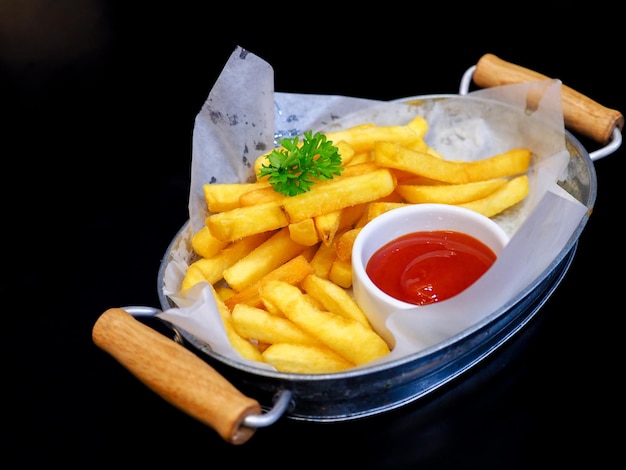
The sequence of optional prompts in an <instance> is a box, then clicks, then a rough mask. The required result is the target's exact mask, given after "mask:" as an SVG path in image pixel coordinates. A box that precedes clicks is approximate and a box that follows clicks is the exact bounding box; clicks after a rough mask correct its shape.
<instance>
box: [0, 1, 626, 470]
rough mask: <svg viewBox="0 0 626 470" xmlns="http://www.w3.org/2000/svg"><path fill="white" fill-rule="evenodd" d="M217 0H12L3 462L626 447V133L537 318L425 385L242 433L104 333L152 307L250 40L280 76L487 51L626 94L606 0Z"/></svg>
mask: <svg viewBox="0 0 626 470" xmlns="http://www.w3.org/2000/svg"><path fill="white" fill-rule="evenodd" d="M199 3H201V2H199ZM204 3H207V6H204V7H202V8H201V7H199V6H197V5H196V4H194V6H193V7H192V6H191V2H176V3H175V2H164V1H150V2H148V1H133V2H126V1H108V2H104V1H99V0H84V1H59V2H51V1H43V0H39V1H35V0H26V1H19V2H18V1H14V2H12V1H5V0H0V93H1V95H0V98H1V107H0V113H1V116H2V123H3V124H2V133H1V134H2V135H1V138H0V141H1V144H0V145H1V146H2V147H1V152H2V156H3V161H4V170H3V175H4V184H3V185H2V186H1V187H2V194H1V199H0V200H1V201H2V217H3V219H4V223H3V239H4V243H3V245H4V253H5V263H4V269H3V274H2V276H3V278H2V279H3V282H2V286H1V289H2V291H1V292H2V297H3V299H4V300H5V305H4V309H3V315H4V322H3V325H4V328H3V333H4V334H3V340H2V346H3V369H4V374H3V376H4V379H3V384H4V388H5V392H3V395H4V397H5V400H4V403H3V419H2V424H3V428H4V429H3V435H2V444H1V445H2V447H5V450H6V451H3V456H5V458H6V459H7V460H6V461H7V462H12V463H11V464H10V466H11V467H13V468H26V467H29V468H34V467H35V466H36V465H49V464H58V465H63V466H64V467H66V468H133V467H137V466H139V465H141V466H142V467H147V466H148V465H154V464H168V465H176V466H177V467H180V468H189V467H190V466H191V465H201V466H203V467H213V466H217V465H222V466H224V468H232V467H233V465H235V464H237V465H238V466H240V465H245V464H251V465H264V466H268V467H269V466H274V467H280V468H284V467H292V466H299V465H303V464H309V465H313V466H320V465H336V466H341V465H353V466H354V467H357V466H359V467H361V468H382V467H385V468H394V467H395V468H421V469H430V468H437V469H447V468H464V469H500V468H507V469H516V468H530V467H534V466H536V465H539V464H544V465H556V464H559V465H569V464H572V463H577V462H578V463H580V462H583V461H588V462H593V463H594V467H597V468H603V467H606V466H608V465H606V462H609V461H612V460H613V459H615V458H619V457H620V455H621V454H620V453H619V451H620V450H621V449H620V448H619V445H620V444H619V442H618V438H617V437H618V436H617V434H615V433H614V431H613V430H612V428H613V426H612V425H611V426H607V424H611V423H613V424H615V425H617V428H618V429H619V427H620V426H621V422H620V420H619V418H618V416H619V414H621V411H622V408H623V406H622V400H621V397H620V395H621V394H620V393H619V388H618V385H617V381H618V380H619V375H620V373H619V371H621V368H622V367H621V358H622V357H623V348H622V345H621V342H622V338H623V333H622V330H621V324H622V323H623V322H622V319H621V317H622V315H623V307H621V306H620V305H621V304H620V301H619V298H616V294H618V293H619V292H620V291H621V290H623V285H622V284H623V266H624V255H623V250H622V244H623V242H622V238H623V236H622V233H623V231H622V229H620V228H619V226H618V225H619V224H620V223H621V222H620V221H621V220H622V218H623V217H622V214H623V212H624V209H623V208H624V198H623V185H624V183H623V181H624V173H623V169H624V162H623V160H624V158H626V155H625V154H624V150H623V149H619V150H618V151H617V152H615V153H614V154H612V155H610V156H608V157H605V158H603V159H600V160H597V161H596V162H595V164H594V166H595V169H596V171H597V186H598V196H597V200H596V205H595V208H594V212H593V214H592V217H591V219H590V221H589V223H588V225H587V227H586V228H585V230H584V232H583V234H582V236H581V237H580V241H579V245H578V250H577V253H576V256H575V259H574V263H573V265H572V266H571V268H570V269H569V271H568V273H567V275H566V277H565V279H564V281H563V282H562V284H561V285H560V286H559V288H558V289H557V291H556V292H555V293H554V294H553V295H552V296H551V297H550V298H549V299H548V301H547V303H546V304H545V305H544V307H543V308H542V310H541V311H540V314H539V315H538V316H537V319H536V321H535V322H533V324H532V325H531V328H530V329H529V330H528V331H527V332H526V333H525V334H524V335H522V336H521V337H520V341H517V342H516V343H515V344H514V349H512V350H511V351H508V352H507V351H505V352H503V354H499V355H497V356H496V357H495V358H494V359H493V360H491V361H488V363H487V364H486V365H485V367H483V368H480V369H479V370H478V371H476V373H475V374H474V375H473V376H472V378H471V379H468V380H464V381H462V382H461V383H459V384H458V385H455V386H452V387H449V388H446V390H444V391H442V392H441V393H438V394H436V395H435V396H434V397H432V398H431V399H429V400H426V401H425V402H424V403H420V404H414V405H408V406H406V407H403V408H401V409H400V410H397V411H394V412H390V413H388V414H385V415H381V416H378V417H372V418H367V419H364V420H358V421H349V422H342V423H331V424H319V423H307V422H295V421H291V420H287V419H284V420H280V421H279V422H277V423H276V424H274V425H272V426H270V427H268V428H263V429H260V430H258V431H257V432H256V434H255V435H254V436H253V437H252V439H251V440H250V441H249V442H247V443H246V444H244V445H243V446H232V445H230V444H226V443H224V442H222V441H221V439H220V438H219V437H218V436H217V434H216V433H215V432H214V431H213V430H211V429H209V428H207V427H205V426H204V425H201V424H199V423H198V422H196V421H194V420H193V419H191V418H190V417H188V416H186V415H184V414H183V413H181V412H179V411H178V410H176V409H174V408H173V407H171V406H170V405H169V404H167V403H165V402H164V401H163V400H162V399H160V398H159V397H157V396H156V395H155V394H153V393H152V392H151V391H149V390H148V389H147V388H146V387H145V386H144V385H143V384H142V383H140V382H139V381H138V380H136V379H135V378H134V377H133V376H132V375H131V374H130V373H129V372H127V371H126V369H124V368H123V367H122V366H120V365H119V364H118V363H117V362H116V361H115V360H114V359H112V358H111V357H110V356H109V355H107V354H106V353H104V352H103V351H101V350H100V349H98V348H97V347H96V346H95V345H94V344H93V343H92V341H91V328H92V326H93V324H94V323H95V321H96V319H97V318H98V316H99V315H100V314H101V313H102V312H104V311H105V310H106V309H107V308H109V307H117V306H124V305H149V306H158V298H157V285H156V276H157V270H158V267H159V263H160V260H161V257H162V256H163V254H164V252H165V250H166V248H167V246H168V244H169V242H170V240H171V239H172V238H173V236H174V235H175V233H176V232H177V230H178V229H179V228H180V226H181V225H182V224H183V223H184V222H185V221H186V219H187V197H188V187H189V170H190V156H191V137H192V136H191V132H192V128H193V120H194V117H195V115H196V113H197V112H198V111H199V110H200V108H201V106H202V104H203V102H204V99H205V98H206V97H207V95H208V93H209V92H210V90H211V87H212V85H213V83H214V82H215V80H216V79H217V77H218V75H219V73H220V71H221V69H222V67H223V66H224V64H225V62H226V61H227V59H228V57H229V56H230V53H231V52H232V50H233V49H234V48H235V47H236V46H237V45H240V46H242V47H244V48H246V49H248V50H249V51H251V52H253V53H255V54H256V55H258V56H260V57H261V58H263V59H265V60H267V61H268V62H269V63H270V64H271V65H272V66H273V67H274V73H275V89H276V90H277V91H284V92H297V93H320V94H338V95H349V96H358V97H364V98H373V99H381V100H388V99H394V98H399V97H404V96H413V95H418V94H431V93H456V92H458V87H459V83H460V79H461V76H462V74H463V73H464V72H465V70H466V69H467V68H468V67H469V66H471V65H474V64H475V63H476V61H477V60H478V59H479V58H480V57H481V56H482V55H483V54H484V53H487V52H491V53H494V54H496V55H498V56H500V57H501V58H503V59H505V60H508V61H511V62H514V63H517V64H520V65H523V66H525V67H528V68H531V69H533V70H537V71H539V72H541V73H544V74H546V75H548V76H552V77H555V78H560V79H561V80H563V82H564V83H565V84H567V85H569V86H570V87H573V88H575V89H577V90H578V91H580V92H582V93H584V94H586V95H588V96H589V97H591V98H592V99H594V100H596V101H598V102H600V103H602V104H603V105H605V106H607V107H610V108H614V109H618V110H620V111H622V112H623V111H624V109H626V96H625V93H624V80H623V74H622V72H621V70H622V69H623V50H622V49H623V35H622V34H621V33H620V31H621V26H622V25H621V23H620V20H619V19H618V18H617V15H615V12H612V11H610V10H607V9H605V8H604V7H602V8H600V7H598V6H596V5H595V4H591V5H587V6H586V7H585V10H584V11H583V10H578V11H566V10H563V9H562V7H561V3H560V2H559V3H555V7H554V9H553V10H552V8H551V7H549V4H550V2H543V3H542V6H541V7H535V6H531V5H528V4H512V5H510V7H507V10H506V12H504V11H503V10H499V9H496V10H491V9H487V8H486V7H485V6H482V5H480V6H479V5H471V4H467V5H461V6H460V7H452V6H451V5H449V4H448V3H445V4H441V6H439V7H436V6H423V5H421V4H417V5H415V6H414V7H412V8H411V9H407V7H406V6H402V7H401V6H399V5H393V4H390V3H386V4H383V3H378V4H374V5H365V4H359V5H358V6H353V7H350V8H348V9H347V11H344V13H343V14H342V15H340V14H339V11H335V10H334V9H333V7H332V6H331V7H328V6H321V5H317V4H311V5H307V6H305V7H304V8H296V7H294V6H293V5H290V4H287V5H284V6H279V5H273V6H271V5H263V6H261V5H258V6H255V7H245V6H243V4H241V5H239V4H232V5H222V6H221V7H220V8H217V7H216V6H213V7H210V6H208V2H204ZM337 7H338V5H337ZM546 11H555V12H557V13H554V14H547V13H546ZM581 140H582V142H583V144H584V145H585V147H586V148H587V149H588V150H595V149H596V148H597V147H598V144H596V143H594V142H589V141H586V140H584V139H581ZM615 304H616V305H615ZM610 305H612V306H610ZM7 371H8V374H7V373H6V372H7ZM7 386H8V395H7V392H6V388H7Z"/></svg>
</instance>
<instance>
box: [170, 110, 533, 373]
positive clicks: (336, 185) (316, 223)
mask: <svg viewBox="0 0 626 470" xmlns="http://www.w3.org/2000/svg"><path fill="white" fill-rule="evenodd" d="M427 130H428V123H427V122H426V120H425V119H424V118H422V117H416V118H414V119H412V120H411V121H410V122H409V123H407V124H406V125H404V126H377V125H374V124H372V123H366V124H363V125H359V126H354V127H352V128H349V129H346V130H342V131H337V132H330V133H328V134H326V137H327V139H328V140H329V141H333V142H334V143H335V145H336V146H337V148H338V149H339V153H340V155H341V156H342V166H343V171H342V172H341V174H340V175H338V176H335V177H334V178H333V179H329V180H324V181H318V182H316V183H315V184H314V185H312V186H311V188H310V189H309V190H308V191H306V192H303V193H300V194H296V195H294V196H286V195H284V194H281V193H279V192H277V191H276V190H274V188H273V187H272V186H271V185H270V183H269V182H268V181H267V177H265V178H259V177H258V176H257V181H256V182H252V183H250V182H247V183H241V184H239V183H237V184H206V185H204V187H203V189H204V195H205V199H206V203H207V208H208V210H209V215H208V217H207V218H206V226H204V227H202V229H200V230H199V231H198V232H197V233H195V234H194V235H193V238H192V243H191V245H192V250H193V253H194V254H195V255H196V257H197V260H196V261H194V262H192V263H191V264H190V265H189V267H188V268H187V272H186V274H185V277H184V279H183V282H182V286H181V290H182V291H184V290H186V289H189V288H190V287H192V286H193V285H194V284H196V283H198V282H207V283H209V284H210V285H211V288H212V289H214V293H215V296H216V301H217V303H218V309H219V311H220V315H221V316H222V320H223V322H224V325H225V329H226V332H227V335H228V338H229V340H230V342H231V344H232V346H233V348H234V349H235V350H236V351H237V352H239V354H240V355H241V356H242V357H245V358H248V359H253V360H257V361H263V362H266V363H268V364H270V365H272V366H274V367H275V368H276V370H278V371H283V372H288V373H299V374H319V373H333V372H341V371H344V370H347V369H350V368H352V367H356V366H360V365H364V364H367V363H369V362H371V361H374V360H376V359H379V358H381V357H383V356H384V355H386V354H388V353H389V346H388V344H387V343H386V342H385V341H384V340H383V339H382V337H381V336H380V335H379V334H378V333H377V332H376V331H375V330H374V329H372V327H371V325H370V322H369V320H368V318H367V316H366V315H365V314H364V312H363V311H362V310H361V308H360V307H359V305H358V304H357V303H356V302H355V300H354V299H353V297H352V295H351V292H350V288H351V286H352V264H351V256H352V245H353V244H354V240H355V238H356V236H357V235H358V233H359V231H360V230H361V228H363V226H365V225H366V224H367V223H368V222H369V221H370V220H372V219H373V218H375V217H378V216H379V215H380V214H382V213H384V212H386V211H389V210H393V209H395V208H397V207H402V206H404V205H407V204H420V203H427V202H437V203H443V204H455V205H459V206H463V207H467V208H470V209H472V210H474V211H476V212H479V213H481V214H484V215H486V216H488V217H493V216H495V215H497V214H499V213H501V212H503V211H505V210H507V209H509V208H511V207H512V206H514V205H516V204H518V203H519V202H520V201H522V200H523V199H524V198H525V197H526V196H527V194H528V190H529V188H528V178H527V176H526V172H527V170H528V167H529V165H530V160H531V152H530V151H529V150H528V149H524V148H516V149H511V150H509V151H507V152H504V153H502V154H499V155H493V156H487V157H486V158H483V159H482V160H477V161H472V162H461V161H449V160H446V159H445V156H444V155H442V154H440V153H439V152H438V151H437V150H436V149H433V148H431V147H429V146H428V145H427V144H426V142H425V141H424V137H425V135H426V133H427ZM268 155H269V154H264V155H261V156H259V157H258V158H257V159H256V161H255V163H254V168H255V174H257V175H258V171H259V169H260V168H261V165H262V164H264V163H266V162H267V160H266V157H267V156H268Z"/></svg>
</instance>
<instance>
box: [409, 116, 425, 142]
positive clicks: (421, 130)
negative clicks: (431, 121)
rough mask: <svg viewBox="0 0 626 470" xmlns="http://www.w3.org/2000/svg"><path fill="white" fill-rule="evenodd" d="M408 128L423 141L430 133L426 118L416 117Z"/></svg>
mask: <svg viewBox="0 0 626 470" xmlns="http://www.w3.org/2000/svg"><path fill="white" fill-rule="evenodd" d="M406 126H407V127H408V128H409V129H411V130H412V131H413V132H415V134H416V135H417V136H419V137H421V138H422V139H423V138H424V137H425V136H426V132H428V121H426V119H425V118H424V116H415V117H414V118H413V119H411V120H410V121H409V123H408V124H407V125H406Z"/></svg>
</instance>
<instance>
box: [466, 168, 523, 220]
mask: <svg viewBox="0 0 626 470" xmlns="http://www.w3.org/2000/svg"><path fill="white" fill-rule="evenodd" d="M527 195H528V176H526V175H521V176H518V177H516V178H513V179H511V180H510V181H508V182H507V183H506V184H505V185H504V186H502V187H500V188H498V189H496V190H495V191H494V192H493V193H491V194H490V195H488V196H487V197H484V198H482V199H478V200H476V201H471V202H467V203H465V204H458V205H459V206H462V207H466V208H468V209H472V210H473V211H476V212H480V213H481V214H483V215H485V216H487V217H493V216H494V215H497V214H499V213H500V212H502V211H504V210H505V209H508V208H509V207H511V206H513V205H515V204H517V203H518V202H521V201H522V200H523V199H524V198H525V197H526V196H527Z"/></svg>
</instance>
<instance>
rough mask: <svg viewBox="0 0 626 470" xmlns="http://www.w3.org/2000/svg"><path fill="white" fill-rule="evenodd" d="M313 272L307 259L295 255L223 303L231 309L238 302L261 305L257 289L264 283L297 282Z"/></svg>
mask: <svg viewBox="0 0 626 470" xmlns="http://www.w3.org/2000/svg"><path fill="white" fill-rule="evenodd" d="M314 272H315V270H314V269H313V266H312V265H311V264H310V263H309V262H308V261H307V259H306V257H305V256H304V255H298V256H295V257H294V258H292V259H290V260H289V261H287V262H286V263H284V264H282V265H281V266H278V267H277V268H276V269H274V270H273V271H271V272H269V273H267V274H266V275H265V276H263V277H262V278H261V279H259V280H258V281H256V282H255V283H254V284H252V285H250V286H248V287H246V288H245V289H243V290H241V291H240V292H237V293H236V294H235V295H232V296H230V297H229V298H228V299H226V300H225V303H226V305H227V306H228V308H230V309H231V310H232V309H233V308H234V307H235V305H237V304H240V303H242V304H247V305H251V306H253V307H261V306H262V305H263V301H262V299H261V296H260V295H259V289H260V288H261V286H263V285H264V284H267V283H268V282H269V281H284V282H287V283H288V284H297V283H299V282H300V281H302V280H303V279H304V278H305V277H307V276H308V275H309V274H313V273H314ZM266 308H267V309H268V310H270V311H272V312H273V313H275V312H274V310H273V309H271V307H267V306H266Z"/></svg>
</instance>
